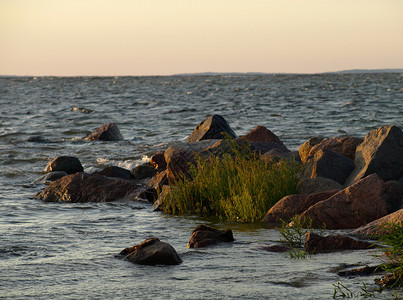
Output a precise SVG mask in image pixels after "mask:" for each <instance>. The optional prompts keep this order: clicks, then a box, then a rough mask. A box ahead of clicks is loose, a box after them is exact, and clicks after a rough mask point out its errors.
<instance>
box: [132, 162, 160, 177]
mask: <svg viewBox="0 0 403 300" xmlns="http://www.w3.org/2000/svg"><path fill="white" fill-rule="evenodd" d="M132 174H133V177H134V179H137V180H140V179H145V178H150V177H153V176H154V175H155V174H157V171H156V170H155V169H154V167H153V166H151V164H148V163H147V164H143V165H139V166H137V167H135V168H134V170H133V171H132Z"/></svg>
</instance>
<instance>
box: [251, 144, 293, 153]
mask: <svg viewBox="0 0 403 300" xmlns="http://www.w3.org/2000/svg"><path fill="white" fill-rule="evenodd" d="M250 147H251V150H252V151H255V152H257V153H260V154H266V153H268V152H270V153H271V154H272V155H276V154H280V155H290V153H291V151H290V150H288V149H287V147H286V146H284V145H281V144H278V143H267V142H252V143H250Z"/></svg>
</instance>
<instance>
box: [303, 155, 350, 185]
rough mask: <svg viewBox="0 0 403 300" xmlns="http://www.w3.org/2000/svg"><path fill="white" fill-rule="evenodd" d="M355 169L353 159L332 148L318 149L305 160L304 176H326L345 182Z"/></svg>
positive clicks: (341, 182)
mask: <svg viewBox="0 0 403 300" xmlns="http://www.w3.org/2000/svg"><path fill="white" fill-rule="evenodd" d="M353 170H354V163H353V161H352V160H351V159H350V158H348V157H346V156H344V155H342V154H339V153H337V152H334V151H331V150H326V149H322V150H318V151H317V152H316V153H315V155H314V156H313V157H312V156H310V157H309V158H308V160H307V161H306V162H305V164H304V167H303V170H302V178H315V177H324V178H329V179H332V180H334V181H336V182H338V183H340V184H344V182H345V180H346V179H347V177H348V176H349V175H350V174H351V172H352V171H353Z"/></svg>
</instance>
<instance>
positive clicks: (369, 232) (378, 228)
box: [353, 209, 403, 238]
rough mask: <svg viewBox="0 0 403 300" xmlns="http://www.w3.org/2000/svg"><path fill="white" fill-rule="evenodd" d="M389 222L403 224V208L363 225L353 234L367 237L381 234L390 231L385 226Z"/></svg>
mask: <svg viewBox="0 0 403 300" xmlns="http://www.w3.org/2000/svg"><path fill="white" fill-rule="evenodd" d="M388 224H395V225H398V226H403V209H400V210H398V211H396V212H394V213H391V214H389V215H386V216H384V217H382V218H380V219H378V220H375V221H372V222H371V223H369V224H367V225H364V226H361V227H359V228H357V229H356V230H354V232H353V234H355V235H357V236H361V237H366V238H372V237H376V236H380V235H383V234H386V233H388V229H387V227H385V226H387V225H388Z"/></svg>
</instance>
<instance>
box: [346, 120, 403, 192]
mask: <svg viewBox="0 0 403 300" xmlns="http://www.w3.org/2000/svg"><path fill="white" fill-rule="evenodd" d="M354 165H355V169H354V171H353V172H352V173H351V175H350V176H349V178H348V179H347V181H346V185H351V184H353V183H356V182H357V181H358V180H360V179H362V178H364V177H366V176H368V175H369V174H372V173H376V174H378V175H379V177H380V178H381V179H382V180H384V181H389V180H399V178H400V177H402V176H403V132H402V130H401V129H400V128H398V127H396V126H394V125H387V126H383V127H381V128H379V129H376V130H373V131H371V132H370V133H368V134H367V135H366V136H365V139H364V142H362V143H361V144H360V145H359V146H358V147H357V150H356V155H355V159H354Z"/></svg>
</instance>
